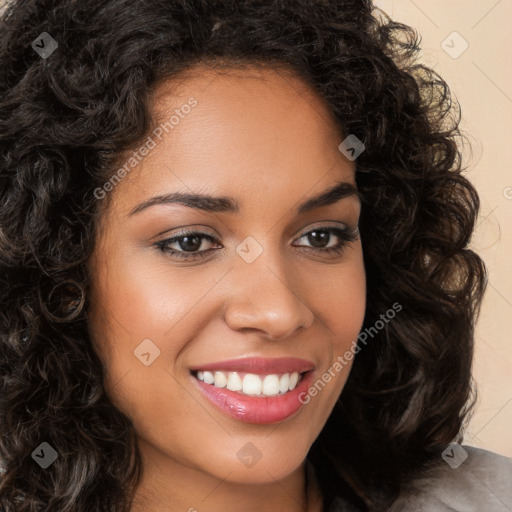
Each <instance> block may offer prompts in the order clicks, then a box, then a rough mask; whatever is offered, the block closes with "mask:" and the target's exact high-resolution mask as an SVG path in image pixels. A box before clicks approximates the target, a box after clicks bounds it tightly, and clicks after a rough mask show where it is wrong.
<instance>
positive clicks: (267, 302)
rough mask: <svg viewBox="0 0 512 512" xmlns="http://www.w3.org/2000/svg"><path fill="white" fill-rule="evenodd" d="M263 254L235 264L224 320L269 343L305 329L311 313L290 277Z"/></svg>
mask: <svg viewBox="0 0 512 512" xmlns="http://www.w3.org/2000/svg"><path fill="white" fill-rule="evenodd" d="M265 254H266V253H265V251H264V252H263V254H262V255H261V256H260V257H259V258H257V259H256V260H255V261H253V262H252V263H250V264H248V263H246V262H245V261H241V260H239V261H237V262H236V263H235V266H234V268H233V270H232V271H231V272H230V278H229V295H230V297H229V299H228V301H227V302H228V303H227V306H226V307H225V313H224V317H225V321H226V323H227V324H228V325H229V327H230V328H231V329H233V330H236V331H245V330H256V331H260V332H261V333H263V334H264V335H265V337H266V338H268V339H271V340H278V339H282V338H287V337H288V336H291V335H292V334H293V333H294V332H295V331H296V330H298V329H300V328H308V327H310V326H311V325H312V323H313V321H314V314H313V312H312V311H311V309H309V307H308V306H307V304H306V300H307V298H303V297H300V296H299V295H298V293H297V290H296V289H295V287H294V286H293V282H294V281H295V280H294V279H293V276H292V275H290V272H289V270H288V272H287V271H286V270H285V267H284V265H283V263H282V262H279V263H278V264H276V263H275V261H276V260H273V262H274V263H273V264H272V265H270V263H271V262H270V261H269V258H266V257H264V255H265Z"/></svg>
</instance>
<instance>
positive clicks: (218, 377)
mask: <svg viewBox="0 0 512 512" xmlns="http://www.w3.org/2000/svg"><path fill="white" fill-rule="evenodd" d="M226 382H227V379H226V376H225V375H224V373H223V372H215V381H214V384H215V387H217V388H225V387H226Z"/></svg>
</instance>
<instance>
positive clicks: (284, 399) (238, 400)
mask: <svg viewBox="0 0 512 512" xmlns="http://www.w3.org/2000/svg"><path fill="white" fill-rule="evenodd" d="M312 376H313V371H309V372H307V373H305V374H304V375H303V376H302V379H301V380H300V382H299V383H298V385H297V387H296V388H295V389H294V390H292V391H288V393H286V394H284V395H280V396H268V397H265V398H258V397H251V396H248V395H242V394H240V393H237V392H235V391H230V390H229V389H226V388H218V387H216V386H214V385H213V384H205V383H204V382H202V381H200V380H198V379H196V378H195V377H194V376H193V375H191V378H192V379H193V380H194V381H195V383H196V384H197V385H198V386H199V389H200V390H201V391H202V392H203V393H204V395H205V396H206V398H207V399H208V400H209V401H210V402H211V403H212V404H213V405H214V406H215V407H217V408H218V409H219V410H221V411H222V412H224V413H225V414H227V415H228V416H231V417H233V418H236V419H237V420H240V421H243V422H246V423H257V424H268V423H279V422H281V421H284V420H286V419H288V418H290V417H291V416H293V415H294V414H296V413H297V412H298V411H299V410H300V408H301V407H302V406H303V405H304V404H302V402H301V401H300V400H299V397H300V396H304V395H301V394H302V393H304V394H307V390H308V388H309V383H310V382H311V380H312Z"/></svg>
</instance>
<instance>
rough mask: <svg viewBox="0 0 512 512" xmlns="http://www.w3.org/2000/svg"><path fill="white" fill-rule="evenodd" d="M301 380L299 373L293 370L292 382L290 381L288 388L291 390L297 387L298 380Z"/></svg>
mask: <svg viewBox="0 0 512 512" xmlns="http://www.w3.org/2000/svg"><path fill="white" fill-rule="evenodd" d="M298 381H299V374H298V373H297V372H293V373H292V374H291V375H290V382H289V383H288V389H289V390H290V391H291V390H292V389H295V386H296V385H297V382H298Z"/></svg>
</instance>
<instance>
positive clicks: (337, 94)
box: [0, 0, 486, 512]
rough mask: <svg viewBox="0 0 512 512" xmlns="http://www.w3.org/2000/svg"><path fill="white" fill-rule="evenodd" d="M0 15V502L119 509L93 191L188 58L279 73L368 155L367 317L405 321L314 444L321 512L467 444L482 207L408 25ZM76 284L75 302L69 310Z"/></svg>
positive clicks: (95, 12)
mask: <svg viewBox="0 0 512 512" xmlns="http://www.w3.org/2000/svg"><path fill="white" fill-rule="evenodd" d="M2 24H3V26H2V29H1V32H0V69H1V79H0V304H1V307H0V378H1V392H0V428H1V442H0V458H1V459H2V461H3V466H4V468H3V472H2V473H0V476H1V478H0V509H1V510H2V511H3V512H29V511H30V512H33V511H35V510H42V511H45V512H50V511H51V512H71V511H73V512H91V511H94V512H102V511H105V512H107V511H108V512H127V511H128V510H129V509H130V504H131V502H132V501H131V500H132V499H133V493H134V489H135V487H136V484H137V482H139V479H140V477H141V472H142V463H141V459H140V453H139V452H138V450H137V447H136V444H135V432H134V428H133V425H132V423H131V421H130V420H129V419H128V418H127V417H126V416H125V415H124V414H123V413H121V412H120V411H119V410H118V409H117V408H115V407H114V405H113V404H112V402H111V401H110V400H109V398H108V396H107V395H106V393H105V390H104V387H103V378H104V376H103V371H104V368H103V365H102V363H101V361H100V360H99V358H98V357H97V355H96V353H95V352H94V351H93V349H92V346H91V342H90V337H89V331H88V323H87V306H88V302H87V291H88V283H89V280H88V275H87V271H86V264H87V262H88V260H89V257H90V256H91V254H92V251H93V247H94V244H95V239H96V235H97V231H96V229H97V226H98V221H99V218H100V214H101V210H102V208H103V207H105V206H106V205H107V204H108V197H107V198H106V200H103V201H99V200H98V199H96V197H95V196H94V190H95V189H96V188H97V187H100V186H102V185H103V184H104V183H105V182H106V181H107V180H108V179H109V177H110V176H111V175H112V173H113V171H114V169H115V165H114V163H115V162H116V159H117V158H118V157H119V155H121V154H122V153H123V152H124V151H128V150H129V149H130V148H134V147H136V146H137V144H138V142H139V141H140V140H142V139H143V137H144V136H145V135H147V133H148V132H149V130H151V129H152V119H151V116H150V113H149V112H150V106H151V93H152V92H153V91H154V90H155V87H156V86H157V85H158V84H159V83H161V81H162V80H163V79H166V78H169V77H173V76H176V75H177V73H178V72H180V71H183V70H186V69H187V68H190V67H191V66H192V65H194V64H196V63H203V64H209V65H211V66H212V67H219V68H220V67H222V66H228V67H240V66H244V65H246V64H248V63H264V64H272V65H275V66H282V67H283V68H286V69H290V70H293V71H294V72H295V73H297V74H298V75H299V76H300V77H301V78H302V79H303V80H304V81H305V82H306V83H308V84H309V85H310V87H312V88H313V89H314V90H316V91H317V92H318V93H319V94H320V95H321V97H322V98H323V99H324V100H325V102H326V104H327V105H328V107H329V108H330V110H331V111H332V113H333V114H334V116H335V119H336V120H337V122H339V126H340V127H341V128H342V130H343V133H345V134H354V135H356V136H357V137H358V138H359V139H360V140H361V141H363V142H364V144H365V146H366V150H365V151H364V152H363V153H362V154H361V155H360V156H359V158H358V159H357V172H356V180H357V185H358V188H359V190H360V191H361V194H362V198H363V204H362V212H361V219H360V233H361V238H362V242H363V248H364V263H365V268H366V274H367V310H366V316H365V320H364V325H363V328H366V327H369V326H372V325H373V324H374V323H375V322H376V320H378V319H379V315H380V314H382V313H383V312H384V311H386V310H387V309H389V307H390V304H392V303H394V302H398V303H399V304H401V305H402V307H403V311H402V312H401V313H400V314H399V315H397V316H396V318H395V319H394V320H393V321H392V322H389V323H387V324H386V326H385V328H384V329H381V330H380V331H379V332H378V333H377V334H376V335H375V336H374V338H373V340H372V342H371V343H369V344H368V345H367V346H366V347H365V348H364V349H363V350H361V351H360V352H359V354H358V356H357V357H356V358H355V361H354V365H353V368H352V371H351V374H350V377H349V379H348V381H347V384H346V386H345V388H344V391H343V393H342V394H341V396H340V398H339V400H338V402H337V403H336V405H335V407H334V410H333V412H332V414H331V416H330V417H329V419H328V421H327V423H326V425H325V427H324V429H323V430H322V432H321V434H320V435H319V437H318V438H317V440H316V441H315V443H314V444H313V446H312V448H311V450H310V452H309V454H308V461H309V462H311V463H312V464H313V465H314V467H315V470H316V472H317V475H318V479H319V483H320V486H321V489H322V492H323V495H324V502H325V505H326V506H329V504H330V503H331V501H332V499H333V497H334V496H335V495H336V494H340V493H343V494H344V495H345V496H347V499H348V500H349V501H351V502H352V503H353V504H354V507H356V508H357V509H359V510H368V511H370V510H371V511H377V510H385V509H386V507H388V506H389V504H391V503H392V502H393V500H394V499H395V498H396V496H397V495H398V493H399V492H400V489H401V486H402V484H403V483H404V482H406V481H407V480H408V479H410V478H412V477H413V476H414V475H415V474H416V473H417V472H418V471H421V470H422V468H425V467H426V466H427V465H428V464H429V463H430V461H432V460H433V459H435V458H437V457H439V454H440V452H441V451H442V450H443V449H444V448H445V447H446V445H447V444H448V443H449V442H451V441H453V440H459V441H460V440H461V439H462V433H463V431H464V427H465V425H466V423H467V419H468V417H469V414H470V412H471V410H472V408H473V405H474V400H475V393H474V386H473V381H472V377H471V364H472V356H473V338H474V325H475V322H476V319H477V317H478V314H479V309H480V304H481V300H482V296H483V293H484V290H485V285H486V270H485V266H484V264H483V262H482V261H481V259H480V258H479V257H478V256H477V255H476V254H475V253H474V252H472V251H471V250H470V249H468V244H469V240H470V237H471V234H472V232H473V229H474V225H475V220H476V217H477V214H478V210H479V199H478V195H477V193H476V191H475V189H474V188H473V186H472V185H471V184H470V183H469V182H468V180H467V179H466V178H465V177H464V176H463V171H464V169H462V164H461V149H460V146H459V145H458V142H459V141H460V140H462V139H463V135H462V134H461V131H460V130H459V122H460V108H458V104H457V102H456V101H455V100H454V99H453V98H452V95H451V93H450V90H449V88H448V86H447V84H446V83H445V82H444V81H443V79H442V78H441V77H440V76H439V75H438V74H437V73H436V72H435V71H434V70H432V69H430V68H428V67H426V66H425V65H422V64H419V63H418V58H417V56H418V54H419V50H420V38H419V36H418V34H417V32H416V31H415V30H414V29H412V28H411V27H409V26H407V25H404V24H400V23H397V22H395V21H392V20H391V19H390V18H389V17H388V16H387V15H385V13H383V12H382V11H380V10H378V9H376V8H375V7H374V6H373V5H372V2H371V1H370V0H315V1H314V0H223V1H211V0H210V1H207V0H87V1H85V2H80V1H75V0H25V1H21V0H19V1H17V2H14V3H11V5H10V6H9V7H8V8H7V9H6V11H5V12H4V13H3V15H2ZM42 32H47V33H48V34H50V35H51V36H52V37H53V38H54V39H55V40H56V41H57V42H58V48H57V49H56V50H55V51H54V52H53V53H52V54H51V56H48V57H46V58H43V57H41V56H40V55H38V53H36V51H34V49H33V48H32V47H31V44H32V42H33V41H34V40H36V38H38V37H39V35H40V34H41V33H42ZM66 283H68V284H66ZM73 283H74V284H73ZM73 288H79V289H82V290H83V291H84V292H85V297H86V300H85V303H84V305H83V306H84V307H83V308H80V307H78V309H73V307H69V297H70V296H71V290H72V289H73ZM59 290H60V292H59ZM66 294H67V295H66ZM66 304H67V306H66ZM72 306H76V304H72ZM66 315H67V316H66ZM42 442H48V443H49V444H50V445H51V446H52V447H53V448H54V449H55V450H56V452H57V453H58V455H59V456H58V458H57V460H56V461H55V462H54V463H53V464H52V465H51V467H50V468H48V469H47V470H46V471H41V468H40V467H39V466H38V465H37V464H36V463H35V462H34V460H32V457H31V454H32V452H33V451H34V450H35V448H36V447H38V446H39V445H40V444H41V443H42Z"/></svg>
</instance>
